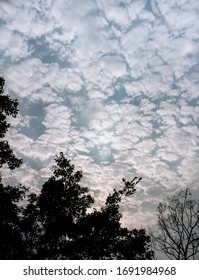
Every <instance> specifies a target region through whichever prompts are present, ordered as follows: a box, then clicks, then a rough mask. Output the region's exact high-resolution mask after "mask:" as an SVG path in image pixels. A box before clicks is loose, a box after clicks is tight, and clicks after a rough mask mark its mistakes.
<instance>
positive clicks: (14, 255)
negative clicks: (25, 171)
mask: <svg viewBox="0 0 199 280" xmlns="http://www.w3.org/2000/svg"><path fill="white" fill-rule="evenodd" d="M25 192H26V189H25V188H24V187H22V186H17V187H11V186H6V187H4V186H3V184H2V183H0V259H7V260H12V259H21V258H22V259H23V249H24V246H23V239H22V236H21V229H20V215H21V213H22V212H21V211H22V207H20V206H19V205H18V203H19V202H21V201H23V198H24V195H25Z"/></svg>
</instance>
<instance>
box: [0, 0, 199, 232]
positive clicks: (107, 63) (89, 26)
mask: <svg viewBox="0 0 199 280" xmlns="http://www.w3.org/2000/svg"><path fill="white" fill-rule="evenodd" d="M0 18H1V20H0V38H1V40H0V54H1V60H0V71H1V75H4V77H5V79H6V87H5V91H6V92H8V93H9V94H10V95H11V96H12V97H13V98H17V99H18V101H19V108H20V113H19V116H18V118H17V119H16V120H12V129H11V130H10V133H9V135H8V139H9V141H10V143H11V145H12V147H13V148H14V150H15V151H16V154H17V155H18V156H19V157H21V158H23V160H24V163H23V165H22V167H21V168H20V169H18V170H15V171H14V172H13V171H10V170H8V169H6V168H5V170H4V180H5V182H7V183H8V182H11V183H13V184H15V183H16V182H21V183H22V184H24V185H26V186H30V187H31V188H32V190H33V191H38V188H39V187H40V186H41V184H42V183H43V182H44V181H45V180H46V179H47V178H48V177H49V176H50V174H51V173H50V169H49V167H50V166H51V165H52V163H53V156H54V155H55V154H57V153H59V152H60V151H63V152H64V153H65V154H66V155H67V156H68V158H70V159H71V160H72V162H73V163H74V164H75V165H76V167H77V169H82V170H83V173H84V179H83V182H82V184H83V185H87V186H89V187H90V188H91V191H92V192H93V195H94V196H95V198H96V201H97V204H96V206H99V205H101V203H103V201H104V199H105V197H106V196H107V194H108V192H110V191H111V190H112V189H113V188H120V187H121V186H122V178H123V177H124V178H126V179H133V177H134V176H141V177H142V178H143V179H142V181H141V182H140V183H139V186H138V187H137V193H136V194H135V196H134V198H133V199H126V200H125V201H123V203H122V205H121V209H122V211H123V223H124V225H128V226H129V227H142V226H143V227H147V226H148V225H150V226H151V225H153V224H154V223H155V215H154V213H155V210H156V207H157V205H158V202H159V201H160V200H162V199H164V198H166V197H167V196H168V195H172V194H173V193H174V192H175V191H177V190H179V189H182V188H184V187H191V189H192V190H193V192H194V193H197V192H199V191H198V179H199V173H198V170H199V158H198V143H199V129H198V124H199V106H198V102H199V76H198V72H199V59H198V58H199V28H198V27H199V2H198V1H196V0H178V1H174V0H170V1H166V0H159V1H157V0H126V1H124V0H123V1H122V0H121V1H117V0H107V1H105V0H84V1H80V0H48V1H47V0H40V1H33V0H30V1H22V0H19V1H14V0H8V1H0Z"/></svg>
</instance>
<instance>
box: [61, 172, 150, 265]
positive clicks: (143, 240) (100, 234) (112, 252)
mask: <svg viewBox="0 0 199 280" xmlns="http://www.w3.org/2000/svg"><path fill="white" fill-rule="evenodd" d="M140 180H141V178H139V179H137V177H135V178H134V179H133V180H132V181H126V180H125V179H123V182H124V184H125V186H124V188H123V189H122V190H119V191H117V190H115V189H114V191H113V193H111V194H109V195H108V197H107V199H106V202H105V206H103V207H102V208H101V209H100V210H99V211H97V210H95V211H94V212H92V213H90V214H88V215H86V216H85V217H83V218H82V219H80V221H79V223H78V227H77V232H75V236H73V241H72V242H71V243H69V244H66V246H65V252H66V253H67V254H69V258H70V259H91V260H96V259H137V260H138V259H152V258H153V256H154V255H153V251H151V250H150V246H149V244H150V237H149V236H147V235H146V233H145V230H144V229H141V230H136V229H134V230H128V229H127V228H122V226H121V223H120V219H121V217H122V215H121V213H120V212H119V206H120V205H119V204H120V202H121V199H122V197H123V196H132V195H133V194H134V193H135V191H136V190H135V186H136V185H137V183H138V182H139V181H140Z"/></svg>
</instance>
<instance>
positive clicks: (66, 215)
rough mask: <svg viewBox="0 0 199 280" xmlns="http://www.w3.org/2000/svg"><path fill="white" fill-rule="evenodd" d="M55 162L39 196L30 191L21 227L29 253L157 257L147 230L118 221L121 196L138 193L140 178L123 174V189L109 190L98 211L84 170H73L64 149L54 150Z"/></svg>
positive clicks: (49, 256)
mask: <svg viewBox="0 0 199 280" xmlns="http://www.w3.org/2000/svg"><path fill="white" fill-rule="evenodd" d="M55 162H56V165H54V166H53V167H52V171H53V176H51V177H50V179H49V180H48V181H47V182H46V183H45V184H44V185H43V186H42V189H41V193H40V194H39V195H38V196H36V195H32V194H30V196H29V199H28V204H27V207H26V209H25V210H24V212H23V214H24V217H23V219H22V225H23V226H22V228H21V230H22V232H23V235H24V237H25V240H26V241H25V244H26V248H27V252H26V253H27V254H26V258H29V259H94V260H95V259H152V258H153V251H151V250H150V246H149V244H150V237H149V236H147V235H146V233H145V230H143V229H142V230H136V229H134V230H128V229H127V228H122V227H121V223H120V219H121V216H122V215H121V213H120V211H119V206H120V202H121V199H122V197H124V196H132V195H133V194H134V193H135V186H136V185H137V183H138V182H139V181H140V179H137V178H134V180H132V181H131V182H129V181H126V180H124V179H123V183H124V187H123V189H122V190H119V191H117V190H114V191H113V193H111V194H109V195H108V197H107V199H106V202H105V205H104V206H103V207H101V209H100V210H98V211H97V210H96V209H91V208H90V207H91V205H92V203H93V202H94V199H93V198H92V197H91V195H90V194H89V189H88V188H87V187H82V186H80V180H81V178H82V172H81V171H75V167H74V165H73V164H71V162H70V160H68V159H67V158H65V156H64V154H63V153H60V154H59V155H57V156H55ZM89 208H90V211H89V213H88V212H87V210H88V209H89Z"/></svg>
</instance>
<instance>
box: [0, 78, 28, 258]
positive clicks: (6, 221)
mask: <svg viewBox="0 0 199 280" xmlns="http://www.w3.org/2000/svg"><path fill="white" fill-rule="evenodd" d="M4 84H5V80H4V78H3V77H0V139H2V140H0V168H1V167H2V166H3V165H4V164H6V163H7V165H8V167H9V168H10V169H14V168H15V167H19V166H20V164H21V162H22V160H20V159H18V158H17V157H16V156H15V155H14V153H13V151H12V149H11V147H10V145H9V144H8V141H6V140H5V139H4V137H5V135H6V132H7V131H8V129H9V127H10V123H8V122H7V117H8V116H12V117H16V116H17V113H18V102H17V101H16V100H12V99H11V98H10V97H9V96H8V95H5V94H4ZM24 194H25V188H24V187H22V186H21V185H19V186H17V187H11V186H7V187H4V186H3V184H2V178H1V172H0V259H15V258H20V254H21V251H22V236H21V233H20V226H19V221H20V218H19V216H20V213H21V207H19V206H18V205H17V204H18V203H19V202H20V201H21V200H23V197H24Z"/></svg>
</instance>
